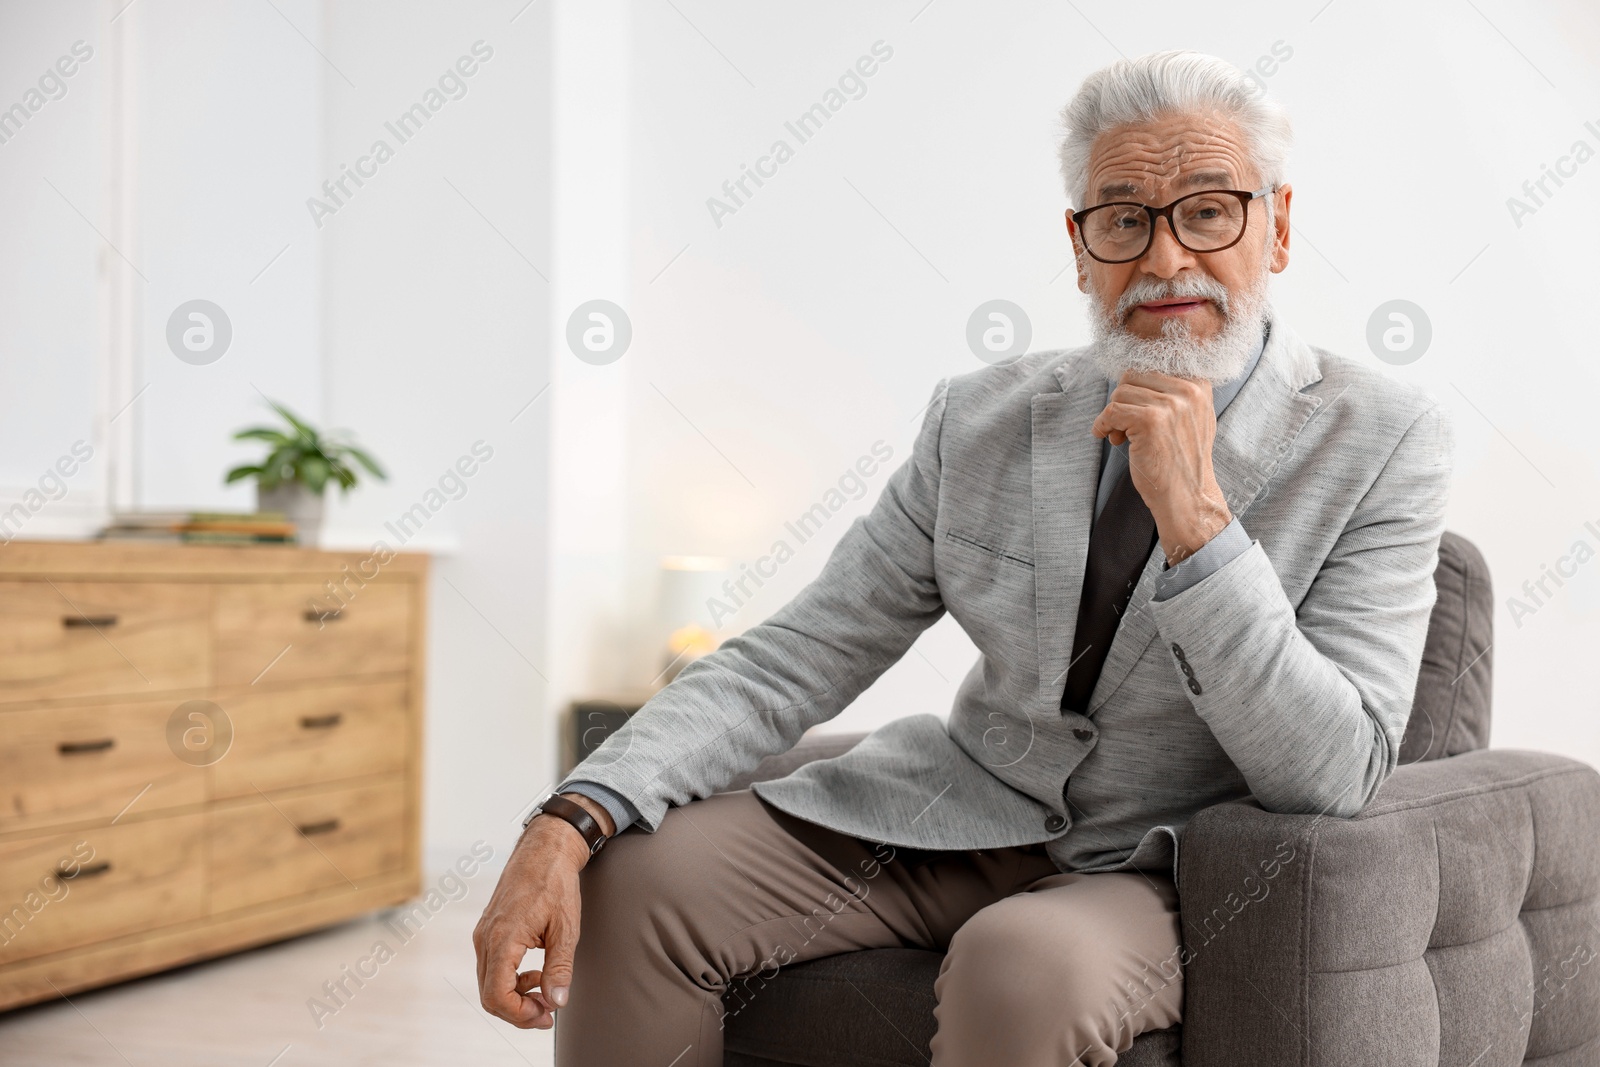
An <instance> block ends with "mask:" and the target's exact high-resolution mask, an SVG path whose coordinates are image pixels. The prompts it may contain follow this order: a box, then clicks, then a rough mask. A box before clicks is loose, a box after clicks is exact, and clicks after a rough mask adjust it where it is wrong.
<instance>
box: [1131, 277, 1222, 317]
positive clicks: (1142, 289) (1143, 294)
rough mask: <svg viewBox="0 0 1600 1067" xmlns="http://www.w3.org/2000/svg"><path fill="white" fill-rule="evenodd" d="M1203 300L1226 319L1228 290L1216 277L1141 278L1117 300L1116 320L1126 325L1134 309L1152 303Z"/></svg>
mask: <svg viewBox="0 0 1600 1067" xmlns="http://www.w3.org/2000/svg"><path fill="white" fill-rule="evenodd" d="M1184 299H1203V300H1209V301H1211V302H1212V303H1213V304H1215V305H1217V310H1218V311H1220V312H1221V313H1222V316H1223V317H1224V318H1227V316H1228V287H1227V286H1225V285H1223V284H1222V283H1221V282H1219V281H1217V280H1216V279H1215V278H1208V277H1206V276H1204V275H1201V274H1191V275H1188V276H1184V275H1179V276H1178V277H1176V278H1140V279H1139V280H1138V281H1136V282H1134V283H1133V284H1132V285H1130V286H1129V287H1128V288H1127V290H1126V291H1125V292H1124V293H1123V294H1122V295H1121V296H1120V297H1118V298H1117V321H1118V322H1119V323H1123V322H1127V321H1128V316H1129V315H1131V314H1133V309H1134V308H1135V307H1137V306H1138V305H1140V304H1143V303H1146V302H1148V301H1151V300H1184Z"/></svg>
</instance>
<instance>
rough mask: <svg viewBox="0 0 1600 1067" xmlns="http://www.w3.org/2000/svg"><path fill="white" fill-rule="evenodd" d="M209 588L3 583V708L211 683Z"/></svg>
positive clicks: (0, 643)
mask: <svg viewBox="0 0 1600 1067" xmlns="http://www.w3.org/2000/svg"><path fill="white" fill-rule="evenodd" d="M210 608H211V590H210V587H209V586H207V585H203V584H199V583H185V582H68V581H53V582H52V581H9V582H0V701H18V700H33V699H38V698H45V697H86V696H102V695H107V694H114V693H148V692H151V691H152V690H158V689H192V688H197V687H200V686H204V685H205V684H207V682H208V681H209V674H210V670H209V666H210V664H209V658H208V650H209V647H210V637H209V634H208V632H207V628H208V624H209V622H210V614H211V612H210Z"/></svg>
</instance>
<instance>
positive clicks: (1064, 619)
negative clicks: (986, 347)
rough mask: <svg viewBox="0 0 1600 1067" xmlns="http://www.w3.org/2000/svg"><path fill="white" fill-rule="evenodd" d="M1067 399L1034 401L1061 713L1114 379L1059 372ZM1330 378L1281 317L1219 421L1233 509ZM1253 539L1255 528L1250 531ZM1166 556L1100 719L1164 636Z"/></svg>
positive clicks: (1037, 549)
mask: <svg viewBox="0 0 1600 1067" xmlns="http://www.w3.org/2000/svg"><path fill="white" fill-rule="evenodd" d="M1056 375H1057V378H1058V380H1060V381H1061V383H1062V387H1063V390H1064V392H1063V393H1041V394H1039V395H1037V396H1035V397H1034V398H1033V519H1034V529H1033V536H1034V554H1035V563H1034V566H1035V574H1034V580H1035V582H1036V583H1037V588H1036V598H1037V601H1038V605H1039V609H1038V610H1039V664H1040V670H1039V675H1040V682H1039V695H1040V699H1041V700H1045V701H1047V702H1048V704H1047V706H1052V707H1054V706H1059V704H1060V703H1061V693H1062V690H1063V689H1064V688H1065V687H1066V669H1067V664H1068V661H1069V657H1070V655H1071V650H1072V632H1073V629H1074V628H1075V626H1076V623H1077V617H1078V600H1079V596H1080V594H1081V592H1082V588H1083V571H1084V563H1085V560H1086V558H1087V556H1088V547H1089V525H1090V521H1091V519H1092V516H1093V513H1094V498H1095V489H1096V486H1097V485H1098V481H1099V460H1100V439H1099V438H1097V437H1094V436H1093V435H1091V434H1090V432H1089V427H1090V426H1091V425H1092V424H1093V422H1094V419H1095V416H1096V415H1098V414H1099V413H1100V409H1101V408H1102V407H1103V406H1104V402H1105V387H1106V383H1105V379H1104V378H1103V377H1101V376H1100V374H1099V372H1098V369H1097V368H1096V367H1095V364H1094V362H1093V361H1092V359H1090V358H1087V357H1085V358H1080V359H1078V360H1075V361H1069V362H1068V363H1065V364H1063V366H1062V367H1061V368H1060V369H1058V370H1057V372H1056ZM1320 379H1321V375H1320V374H1319V373H1318V371H1317V369H1316V361H1315V360H1314V359H1313V358H1312V356H1311V353H1310V351H1309V350H1308V349H1307V348H1306V345H1305V343H1304V342H1303V341H1301V340H1300V339H1299V338H1298V337H1297V336H1295V334H1294V333H1293V331H1291V330H1290V329H1289V328H1288V326H1287V325H1285V324H1284V323H1283V322H1282V321H1281V320H1279V319H1278V318H1277V317H1276V316H1274V318H1273V320H1272V329H1271V333H1270V334H1269V336H1268V340H1267V347H1266V350H1265V351H1264V352H1263V353H1262V354H1261V360H1260V361H1259V362H1258V363H1257V364H1256V368H1255V370H1254V371H1253V372H1252V373H1251V375H1250V378H1249V380H1248V381H1246V382H1245V384H1244V387H1243V388H1242V389H1240V390H1239V394H1238V395H1237V396H1235V397H1234V398H1233V402H1232V403H1230V404H1229V405H1228V408H1227V410H1226V411H1224V412H1223V413H1222V418H1221V419H1219V420H1218V421H1217V435H1216V437H1215V439H1214V440H1213V441H1212V446H1211V466H1212V469H1213V471H1214V472H1215V473H1216V478H1217V485H1218V486H1219V487H1220V488H1221V489H1222V493H1223V496H1224V497H1225V498H1226V499H1227V501H1228V510H1230V511H1231V512H1232V513H1233V514H1234V516H1235V517H1236V518H1239V519H1240V520H1241V521H1244V516H1245V513H1246V512H1247V511H1248V510H1249V508H1250V505H1251V504H1252V503H1254V502H1255V500H1256V498H1257V497H1258V496H1260V495H1261V492H1262V490H1263V489H1264V488H1265V487H1266V484H1267V481H1268V480H1269V479H1270V478H1271V477H1272V474H1273V472H1274V471H1275V469H1276V468H1277V464H1278V462H1279V461H1280V460H1281V459H1282V457H1283V456H1285V455H1288V454H1289V452H1290V451H1291V450H1292V449H1293V447H1294V440H1295V438H1296V437H1297V436H1299V434H1300V431H1301V430H1302V429H1304V428H1305V425H1306V423H1307V422H1309V421H1310V420H1311V417H1312V415H1313V414H1315V412H1316V411H1317V409H1318V407H1319V406H1320V405H1321V404H1322V400H1321V398H1319V397H1315V396H1311V395H1308V394H1306V393H1303V392H1302V391H1301V390H1303V389H1305V388H1306V386H1308V385H1311V384H1313V383H1315V382H1317V381H1319V380H1320ZM1245 528H1246V531H1248V530H1249V526H1248V524H1247V525H1246V527H1245ZM1165 558H1166V557H1165V554H1164V553H1163V552H1162V550H1161V546H1160V544H1159V543H1158V544H1157V545H1156V547H1155V549H1154V550H1153V551H1152V552H1151V553H1150V559H1149V561H1148V562H1147V563H1146V564H1145V569H1144V572H1143V573H1142V575H1141V576H1140V578H1139V584H1138V585H1137V586H1135V587H1134V592H1133V597H1132V599H1131V600H1129V602H1128V607H1127V611H1126V613H1125V614H1124V615H1123V619H1122V622H1121V623H1120V624H1119V625H1118V627H1117V635H1116V637H1115V638H1114V639H1113V640H1112V642H1111V648H1110V650H1109V651H1108V652H1107V653H1106V661H1105V665H1104V666H1103V667H1102V668H1101V670H1100V680H1099V681H1098V682H1097V683H1096V684H1095V690H1094V695H1093V696H1092V697H1091V698H1090V701H1089V714H1091V715H1093V714H1094V713H1095V712H1096V711H1097V710H1099V708H1100V706H1101V705H1102V704H1104V703H1105V702H1106V701H1107V700H1108V699H1109V698H1110V697H1111V694H1113V693H1114V692H1116V690H1117V688H1118V687H1119V686H1120V685H1121V684H1122V683H1123V681H1124V680H1125V679H1126V678H1127V676H1128V674H1129V672H1131V671H1132V670H1133V665H1134V664H1135V663H1137V662H1138V661H1139V657H1140V656H1142V655H1144V650H1145V649H1146V648H1147V647H1148V646H1149V644H1150V642H1151V641H1152V640H1153V639H1154V638H1155V635H1156V624H1155V618H1154V616H1153V615H1152V614H1151V612H1150V611H1149V604H1150V598H1151V597H1152V596H1153V595H1154V594H1155V581H1156V576H1157V575H1158V574H1160V573H1161V564H1162V562H1163V561H1164V560H1165Z"/></svg>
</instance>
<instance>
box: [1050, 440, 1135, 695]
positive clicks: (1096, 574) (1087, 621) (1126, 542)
mask: <svg viewBox="0 0 1600 1067" xmlns="http://www.w3.org/2000/svg"><path fill="white" fill-rule="evenodd" d="M1156 541H1157V535H1156V520H1155V518H1154V517H1153V516H1152V515H1151V514H1150V509H1149V508H1148V507H1146V506H1145V503H1144V498H1143V497H1141V496H1140V495H1139V490H1138V489H1136V488H1134V485H1133V470H1132V469H1131V468H1130V469H1129V470H1127V471H1124V472H1123V475H1122V478H1121V480H1119V481H1118V482H1117V484H1116V485H1115V486H1114V487H1113V488H1112V490H1111V495H1110V496H1108V497H1107V498H1106V506H1105V507H1104V508H1101V509H1100V514H1099V516H1098V517H1097V518H1096V519H1095V520H1094V526H1093V528H1092V529H1091V530H1090V532H1089V558H1088V561H1087V564H1086V565H1085V567H1084V572H1083V595H1082V596H1081V597H1080V598H1079V599H1078V625H1077V628H1076V629H1075V630H1074V631H1073V634H1072V660H1071V663H1070V665H1069V666H1068V667H1067V687H1066V689H1065V690H1064V691H1063V692H1062V694H1061V707H1062V708H1063V709H1064V710H1066V711H1075V712H1077V713H1079V714H1080V715H1081V714H1086V713H1087V710H1088V707H1089V696H1090V694H1092V693H1093V692H1094V684H1095V682H1096V681H1098V680H1099V678H1100V668H1101V667H1103V666H1104V665H1105V662H1106V653H1107V652H1109V651H1110V650H1111V639H1112V638H1113V637H1115V636H1116V635H1117V625H1118V624H1119V623H1120V622H1122V613H1123V611H1124V610H1125V609H1126V608H1127V606H1128V601H1129V600H1130V599H1132V597H1133V590H1134V587H1135V586H1136V585H1138V584H1139V576H1140V575H1141V574H1143V573H1144V568H1145V564H1146V563H1148V562H1149V560H1150V550H1151V549H1153V548H1155V545H1156Z"/></svg>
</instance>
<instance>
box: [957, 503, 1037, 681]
mask: <svg viewBox="0 0 1600 1067" xmlns="http://www.w3.org/2000/svg"><path fill="white" fill-rule="evenodd" d="M935 544H936V557H935V558H936V569H937V577H938V581H939V592H940V595H941V596H942V597H943V599H944V603H945V607H946V608H947V609H948V610H949V612H950V614H951V615H952V616H953V617H954V618H955V620H956V621H957V622H958V623H960V624H961V628H962V629H963V630H965V631H966V632H967V636H968V637H970V638H972V643H973V644H975V645H977V646H978V649H979V651H981V652H983V654H984V655H986V656H989V657H991V658H992V659H994V660H996V661H998V662H1000V663H1003V664H1005V665H1006V668H1005V669H1006V670H1007V672H1008V673H1009V672H1013V671H1022V672H1025V671H1029V670H1032V669H1033V664H1034V662H1035V660H1036V659H1037V635H1036V633H1035V628H1036V626H1037V619H1036V618H1035V615H1034V588H1033V560H1032V559H1030V558H1029V557H1028V556H1027V555H1026V554H1024V552H1023V551H1022V550H1020V549H1019V548H1017V547H1016V546H1014V545H1008V544H1006V543H1005V542H1004V541H1002V540H1001V539H1000V538H999V537H996V536H994V535H993V534H992V533H986V532H982V531H979V532H972V533H968V532H966V531H964V530H961V529H959V528H950V529H946V530H945V531H944V533H943V534H942V535H940V537H939V539H938V540H937V541H936V542H935Z"/></svg>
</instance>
